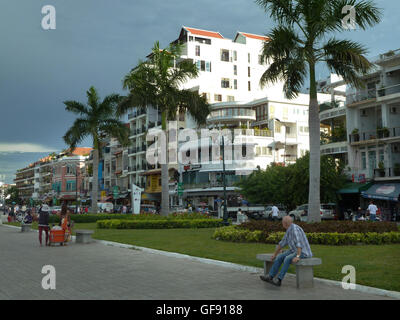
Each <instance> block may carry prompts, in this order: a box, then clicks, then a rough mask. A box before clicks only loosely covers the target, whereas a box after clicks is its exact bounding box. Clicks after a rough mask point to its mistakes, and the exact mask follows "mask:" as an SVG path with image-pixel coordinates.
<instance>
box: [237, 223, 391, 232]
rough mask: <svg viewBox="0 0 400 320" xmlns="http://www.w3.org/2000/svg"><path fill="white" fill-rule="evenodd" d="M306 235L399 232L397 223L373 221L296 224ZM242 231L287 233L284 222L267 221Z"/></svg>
mask: <svg viewBox="0 0 400 320" xmlns="http://www.w3.org/2000/svg"><path fill="white" fill-rule="evenodd" d="M296 224H297V225H298V226H300V227H301V228H302V229H303V230H304V232H305V233H310V232H321V233H336V232H337V233H366V232H378V233H383V232H392V231H394V232H395V231H399V229H398V227H397V224H396V222H388V221H382V222H373V221H322V222H315V223H307V222H296ZM238 228H240V229H247V230H250V231H255V230H260V231H263V232H264V233H265V234H269V233H272V232H285V229H284V228H283V226H282V222H272V221H266V220H256V221H254V220H252V221H249V222H245V223H242V224H241V225H239V226H238Z"/></svg>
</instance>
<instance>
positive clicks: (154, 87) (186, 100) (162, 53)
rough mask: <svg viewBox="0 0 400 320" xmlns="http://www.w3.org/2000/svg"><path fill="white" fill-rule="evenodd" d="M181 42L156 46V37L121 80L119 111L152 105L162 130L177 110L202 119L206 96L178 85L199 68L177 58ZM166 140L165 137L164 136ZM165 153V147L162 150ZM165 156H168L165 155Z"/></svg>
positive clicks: (165, 190) (164, 169) (164, 173)
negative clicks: (125, 92)
mask: <svg viewBox="0 0 400 320" xmlns="http://www.w3.org/2000/svg"><path fill="white" fill-rule="evenodd" d="M181 48H182V47H181V45H180V44H177V43H174V44H170V45H169V46H168V48H166V49H160V44H159V42H158V41H157V42H156V43H155V44H154V46H153V49H152V52H151V54H150V56H149V58H148V60H146V61H142V62H139V64H138V65H137V66H136V67H135V68H134V69H133V70H132V71H131V72H129V73H128V74H127V75H126V76H125V78H124V81H123V87H124V89H129V95H128V96H127V97H126V98H125V99H124V100H123V101H122V102H121V104H120V105H119V114H124V113H126V112H127V111H128V110H129V109H131V108H133V107H141V108H147V107H148V106H153V107H155V108H158V109H159V110H160V111H161V127H162V130H164V131H166V129H167V120H175V119H176V115H177V113H178V112H179V111H181V112H188V113H189V114H190V115H191V116H192V117H193V118H194V119H195V120H196V121H197V123H198V124H204V123H205V122H206V118H207V115H208V114H209V113H210V110H209V105H208V103H207V101H206V99H205V98H204V97H202V96H200V95H199V93H198V92H197V91H191V90H187V89H182V85H183V84H184V83H185V82H186V81H187V80H189V79H193V78H196V77H197V76H198V74H199V71H198V70H197V68H196V65H195V64H194V63H193V62H192V61H189V60H180V59H179V58H180V52H181ZM167 141H168V140H167ZM164 152H165V153H166V154H167V152H168V150H165V151H164ZM165 159H168V156H166V157H165ZM168 180H169V177H168V164H161V187H162V192H161V214H162V215H168V213H169V187H168Z"/></svg>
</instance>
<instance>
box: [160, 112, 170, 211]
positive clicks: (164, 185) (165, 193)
mask: <svg viewBox="0 0 400 320" xmlns="http://www.w3.org/2000/svg"><path fill="white" fill-rule="evenodd" d="M161 128H162V130H163V131H164V133H165V141H166V143H165V149H164V150H161V152H165V158H164V159H165V161H166V163H162V164H161V215H162V216H167V215H168V214H169V185H168V184H169V174H168V135H167V114H166V111H163V112H162V114H161ZM162 147H164V146H162Z"/></svg>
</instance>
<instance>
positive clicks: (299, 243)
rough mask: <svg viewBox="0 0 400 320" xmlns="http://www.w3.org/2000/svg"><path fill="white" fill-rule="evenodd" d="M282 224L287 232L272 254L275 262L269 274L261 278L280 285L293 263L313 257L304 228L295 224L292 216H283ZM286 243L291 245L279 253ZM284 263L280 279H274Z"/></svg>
mask: <svg viewBox="0 0 400 320" xmlns="http://www.w3.org/2000/svg"><path fill="white" fill-rule="evenodd" d="M282 225H283V227H284V228H285V229H286V233H285V235H284V237H283V238H282V240H281V241H280V242H279V244H278V246H277V248H276V250H275V253H274V254H273V256H272V261H274V263H273V265H272V267H271V270H270V271H269V274H268V275H267V276H260V278H261V280H263V281H266V282H269V283H271V284H273V285H275V286H278V287H279V286H280V285H281V283H282V280H283V278H284V277H285V274H286V272H287V271H288V269H289V265H290V264H291V263H297V262H298V261H299V260H300V259H305V258H311V257H312V252H311V248H310V244H309V243H308V240H307V236H306V234H305V233H304V231H303V229H302V228H300V227H299V226H298V225H296V224H294V223H293V219H292V218H291V217H290V216H285V217H283V219H282ZM286 245H288V246H289V250H287V251H285V252H283V253H281V254H279V255H278V253H279V252H280V251H281V249H282V248H284V247H285V246H286ZM282 264H283V267H282V269H281V271H280V273H279V275H278V279H277V280H276V281H274V280H273V279H274V277H275V276H276V275H277V274H278V272H279V268H280V267H281V265H282Z"/></svg>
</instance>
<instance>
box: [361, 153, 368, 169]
mask: <svg viewBox="0 0 400 320" xmlns="http://www.w3.org/2000/svg"><path fill="white" fill-rule="evenodd" d="M361 169H362V170H365V169H367V156H366V153H365V152H361Z"/></svg>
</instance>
